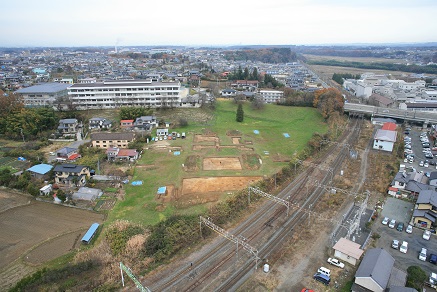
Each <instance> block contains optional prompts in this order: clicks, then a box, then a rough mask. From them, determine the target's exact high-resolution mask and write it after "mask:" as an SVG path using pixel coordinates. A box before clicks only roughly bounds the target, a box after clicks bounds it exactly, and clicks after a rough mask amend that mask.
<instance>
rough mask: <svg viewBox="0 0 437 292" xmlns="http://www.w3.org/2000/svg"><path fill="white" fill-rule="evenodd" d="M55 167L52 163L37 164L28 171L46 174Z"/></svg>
mask: <svg viewBox="0 0 437 292" xmlns="http://www.w3.org/2000/svg"><path fill="white" fill-rule="evenodd" d="M52 168H53V165H50V164H37V165H34V166H32V167H31V168H29V169H28V170H27V171H31V172H35V173H38V174H46V173H48V172H49V171H50V170H51V169H52Z"/></svg>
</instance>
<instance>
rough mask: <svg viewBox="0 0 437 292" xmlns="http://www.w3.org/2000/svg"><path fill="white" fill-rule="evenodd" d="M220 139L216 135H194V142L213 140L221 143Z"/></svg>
mask: <svg viewBox="0 0 437 292" xmlns="http://www.w3.org/2000/svg"><path fill="white" fill-rule="evenodd" d="M219 141H220V139H219V138H218V137H217V136H216V135H200V134H196V135H194V143H202V142H213V143H219Z"/></svg>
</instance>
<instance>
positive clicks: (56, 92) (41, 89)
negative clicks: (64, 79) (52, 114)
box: [16, 82, 71, 107]
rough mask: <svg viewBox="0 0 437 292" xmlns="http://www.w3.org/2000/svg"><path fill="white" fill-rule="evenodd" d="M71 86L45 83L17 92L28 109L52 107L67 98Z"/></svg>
mask: <svg viewBox="0 0 437 292" xmlns="http://www.w3.org/2000/svg"><path fill="white" fill-rule="evenodd" d="M70 86H71V84H64V83H56V82H54V83H44V84H39V85H35V86H30V87H26V88H21V89H19V90H17V91H16V93H18V94H20V95H21V96H22V97H23V102H24V105H25V106H27V107H42V106H52V105H53V104H54V103H56V102H57V101H59V100H61V99H63V98H65V97H67V88H68V87H70Z"/></svg>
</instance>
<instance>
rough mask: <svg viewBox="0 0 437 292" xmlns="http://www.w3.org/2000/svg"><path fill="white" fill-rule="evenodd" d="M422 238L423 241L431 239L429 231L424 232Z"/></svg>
mask: <svg viewBox="0 0 437 292" xmlns="http://www.w3.org/2000/svg"><path fill="white" fill-rule="evenodd" d="M422 238H423V239H425V240H429V239H430V238H431V232H430V231H429V230H425V231H424V232H423V235H422Z"/></svg>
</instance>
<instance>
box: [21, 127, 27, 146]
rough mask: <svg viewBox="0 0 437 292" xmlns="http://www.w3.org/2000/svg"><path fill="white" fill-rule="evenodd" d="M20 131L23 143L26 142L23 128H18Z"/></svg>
mask: <svg viewBox="0 0 437 292" xmlns="http://www.w3.org/2000/svg"><path fill="white" fill-rule="evenodd" d="M20 133H21V137H22V138H23V143H26V141H24V134H23V128H20Z"/></svg>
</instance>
